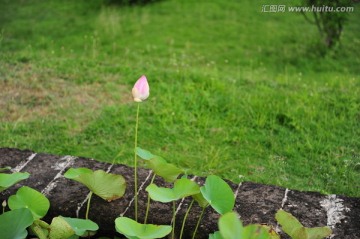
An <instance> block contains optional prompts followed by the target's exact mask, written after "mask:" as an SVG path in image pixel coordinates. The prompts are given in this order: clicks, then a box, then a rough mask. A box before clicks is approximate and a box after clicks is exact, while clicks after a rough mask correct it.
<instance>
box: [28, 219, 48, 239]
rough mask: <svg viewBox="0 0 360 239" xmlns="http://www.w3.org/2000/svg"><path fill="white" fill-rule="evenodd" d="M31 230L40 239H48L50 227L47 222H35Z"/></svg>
mask: <svg viewBox="0 0 360 239" xmlns="http://www.w3.org/2000/svg"><path fill="white" fill-rule="evenodd" d="M30 229H31V231H32V232H33V233H34V234H35V235H36V236H37V237H38V238H39V239H48V236H49V230H50V225H49V224H47V223H46V222H44V221H41V220H35V221H34V222H33V224H32V225H31V226H30Z"/></svg>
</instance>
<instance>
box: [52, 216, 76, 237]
mask: <svg viewBox="0 0 360 239" xmlns="http://www.w3.org/2000/svg"><path fill="white" fill-rule="evenodd" d="M73 235H75V231H74V229H73V228H72V227H71V226H70V225H69V223H68V222H67V221H66V220H65V219H64V218H63V217H54V218H53V219H52V221H51V224H50V233H49V238H50V239H65V238H66V239H67V238H70V237H71V236H73Z"/></svg>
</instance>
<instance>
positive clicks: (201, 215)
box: [192, 207, 206, 239]
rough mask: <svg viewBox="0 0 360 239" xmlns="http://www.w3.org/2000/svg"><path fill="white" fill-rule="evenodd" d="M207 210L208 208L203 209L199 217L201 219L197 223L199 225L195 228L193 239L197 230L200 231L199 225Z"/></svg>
mask: <svg viewBox="0 0 360 239" xmlns="http://www.w3.org/2000/svg"><path fill="white" fill-rule="evenodd" d="M205 209H206V207H203V209H202V211H201V214H200V216H199V219H198V221H197V223H196V227H195V231H194V234H193V236H192V239H194V238H195V235H196V232H197V230H198V228H199V225H200V222H201V219H202V217H203V215H204V212H205Z"/></svg>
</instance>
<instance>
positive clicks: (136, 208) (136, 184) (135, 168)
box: [134, 103, 140, 222]
mask: <svg viewBox="0 0 360 239" xmlns="http://www.w3.org/2000/svg"><path fill="white" fill-rule="evenodd" d="M139 111H140V104H139V103H138V106H137V111H136V126H135V148H134V178H135V182H134V188H135V221H136V222H137V220H138V195H137V193H138V179H137V154H136V148H137V138H138V127H139Z"/></svg>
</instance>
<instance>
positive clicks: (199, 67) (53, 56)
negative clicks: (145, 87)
mask: <svg viewBox="0 0 360 239" xmlns="http://www.w3.org/2000/svg"><path fill="white" fill-rule="evenodd" d="M0 2H1V5H2V7H1V8H0V29H1V31H0V33H1V35H0V88H1V91H2V92H1V94H0V119H1V123H0V131H1V135H0V136H1V137H0V147H16V148H22V149H25V148H28V149H31V150H34V151H37V152H48V153H54V154H61V155H64V154H71V155H78V156H85V157H91V158H96V159H98V160H103V161H111V160H112V159H113V158H114V157H115V156H116V155H118V153H119V152H120V153H119V156H118V157H117V162H118V163H124V164H129V165H131V163H132V157H133V137H134V127H135V111H136V106H135V103H133V102H132V98H131V93H130V92H131V88H132V86H133V84H134V83H135V81H136V80H137V79H138V78H139V77H140V76H141V75H142V74H145V75H146V76H147V78H148V80H149V84H150V88H151V95H150V97H149V99H148V101H146V102H144V103H142V104H141V109H140V128H139V146H140V147H142V148H144V149H147V150H150V151H151V152H153V153H154V154H158V155H161V156H163V157H164V158H166V159H167V160H168V161H170V162H173V163H175V164H177V165H179V166H181V167H183V168H185V169H187V170H188V172H189V173H194V174H198V175H207V174H210V173H213V174H217V175H219V176H222V177H225V178H228V179H232V180H234V181H236V182H238V181H239V180H240V179H239V175H242V176H244V178H242V179H241V180H251V181H255V182H260V183H266V184H276V185H280V186H284V187H289V188H292V189H300V190H315V191H320V192H324V193H336V194H346V195H350V196H360V188H359V180H360V150H359V149H360V78H359V75H360V68H359V65H360V57H359V55H358V54H357V53H358V49H360V40H359V39H360V25H359V24H358V22H359V19H360V13H359V10H360V8H359V6H356V9H355V12H353V13H349V21H348V22H347V24H346V26H345V29H344V34H343V39H342V44H341V45H340V46H338V47H336V48H335V49H333V50H331V51H330V52H328V53H327V54H325V55H321V53H320V51H319V36H318V32H317V29H316V27H315V26H314V25H310V24H309V23H307V22H306V21H305V20H304V18H303V16H301V15H300V14H296V13H289V12H286V13H262V12H261V6H262V4H264V3H266V2H265V1H250V0H248V1H247V0H243V1H241V2H239V1H237V0H229V1H222V0H214V1H196V2H195V1H189V0H188V1H175V0H166V1H159V2H156V3H154V4H151V5H146V6H135V7H124V6H121V7H120V6H116V5H107V4H104V3H102V1H85V0H83V1H82V0H78V1H55V0H52V1H46V2H45V1H40V0H29V1H20V0H17V1H9V0H8V1H6V0H1V1H0ZM90 2H91V3H90ZM277 2H279V3H280V1H276V3H277ZM282 2H283V3H286V4H287V5H289V1H282ZM292 3H293V5H295V4H296V2H295V1H294V2H292Z"/></svg>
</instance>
